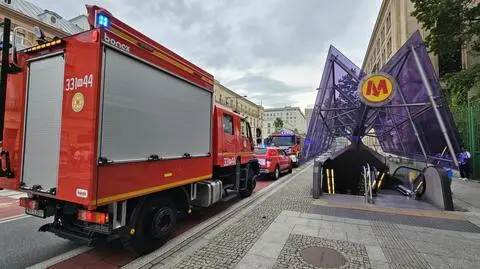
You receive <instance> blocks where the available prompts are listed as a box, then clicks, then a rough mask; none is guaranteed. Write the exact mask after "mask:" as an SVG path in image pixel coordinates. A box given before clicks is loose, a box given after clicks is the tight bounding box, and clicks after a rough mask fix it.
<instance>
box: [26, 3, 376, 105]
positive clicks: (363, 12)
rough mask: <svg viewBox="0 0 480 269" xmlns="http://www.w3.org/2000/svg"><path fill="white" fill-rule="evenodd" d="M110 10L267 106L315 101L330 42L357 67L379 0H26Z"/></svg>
mask: <svg viewBox="0 0 480 269" xmlns="http://www.w3.org/2000/svg"><path fill="white" fill-rule="evenodd" d="M30 1H31V2H33V3H35V4H36V5H38V6H39V7H42V8H45V9H48V10H52V11H55V12H57V13H58V14H60V15H61V16H62V17H64V18H66V19H69V18H72V17H75V16H77V15H79V14H84V13H85V6H84V5H85V3H90V4H96V5H99V6H103V7H104V8H106V9H107V10H109V11H110V12H111V13H112V14H113V15H114V16H116V17H118V18H119V19H121V20H123V21H124V22H126V23H127V24H129V25H131V26H133V27H134V28H136V29H137V30H139V31H141V32H143V33H145V34H146V35H148V36H150V37H152V38H153V39H154V40H156V41H158V42H159V43H161V44H163V45H165V46H166V47H168V48H170V49H172V50H173V51H175V52H177V53H178V54H180V55H182V56H184V57H186V58H187V59H189V60H190V61H192V62H193V63H195V64H197V65H199V66H201V67H202V68H204V69H206V70H207V71H208V72H210V73H212V74H213V75H214V76H215V78H216V79H217V80H219V81H220V82H221V83H222V84H224V85H226V86H227V87H229V88H230V89H232V90H234V91H236V92H238V93H240V94H243V95H247V96H248V98H249V99H251V100H252V101H254V102H257V103H262V104H263V105H264V106H265V107H267V108H268V107H277V106H285V105H295V106H300V107H302V108H304V107H305V106H307V105H309V104H313V102H314V100H315V96H316V91H315V89H316V88H317V87H318V84H319V82H320V79H321V74H322V70H323V66H324V64H325V57H326V54H327V51H328V47H329V45H330V44H333V45H334V46H335V47H337V48H338V49H339V50H340V51H342V52H343V53H344V54H345V55H346V56H347V57H349V58H350V59H352V60H353V61H354V62H355V63H357V65H359V66H361V64H362V60H363V56H364V54H365V51H366V48H367V45H368V41H369V38H370V35H371V32H372V30H373V26H374V23H375V19H376V16H377V14H378V11H379V9H380V4H381V0H261V1H258V0H136V1H132V0H87V1H80V0H63V1H59V0H30Z"/></svg>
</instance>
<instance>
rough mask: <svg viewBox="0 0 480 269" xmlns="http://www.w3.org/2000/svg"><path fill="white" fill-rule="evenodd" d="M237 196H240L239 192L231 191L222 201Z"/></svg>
mask: <svg viewBox="0 0 480 269" xmlns="http://www.w3.org/2000/svg"><path fill="white" fill-rule="evenodd" d="M236 197H238V192H231V193H229V194H228V195H226V196H225V197H223V198H222V202H228V201H230V200H232V199H234V198H236Z"/></svg>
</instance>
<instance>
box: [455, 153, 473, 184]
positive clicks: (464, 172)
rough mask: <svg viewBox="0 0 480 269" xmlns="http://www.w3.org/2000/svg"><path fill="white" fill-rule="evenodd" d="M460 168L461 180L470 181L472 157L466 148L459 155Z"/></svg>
mask: <svg viewBox="0 0 480 269" xmlns="http://www.w3.org/2000/svg"><path fill="white" fill-rule="evenodd" d="M458 159H459V164H460V165H459V166H460V167H459V168H460V178H461V179H462V180H463V181H465V180H469V179H470V162H471V155H470V152H468V151H467V150H466V149H465V148H464V147H462V151H461V152H460V155H459V158H458Z"/></svg>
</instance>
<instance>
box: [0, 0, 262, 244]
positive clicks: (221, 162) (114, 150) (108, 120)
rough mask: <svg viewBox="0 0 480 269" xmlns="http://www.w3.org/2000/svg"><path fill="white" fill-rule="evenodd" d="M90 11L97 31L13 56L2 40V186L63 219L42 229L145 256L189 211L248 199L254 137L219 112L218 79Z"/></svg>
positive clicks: (35, 209) (37, 210)
mask: <svg viewBox="0 0 480 269" xmlns="http://www.w3.org/2000/svg"><path fill="white" fill-rule="evenodd" d="M87 10H88V20H89V23H90V25H91V30H89V31H86V32H82V33H79V34H76V35H73V36H68V37H65V38H62V39H55V40H51V41H48V42H46V41H42V42H41V44H39V45H38V46H34V47H31V48H28V49H25V50H23V51H19V52H18V53H17V52H16V51H15V50H13V53H12V55H10V56H9V54H8V53H9V50H8V47H9V44H8V38H7V39H6V43H5V42H4V43H3V48H5V49H4V51H3V56H6V57H3V58H2V78H5V77H6V78H7V80H5V79H2V82H4V81H7V83H6V84H5V83H3V84H4V85H2V89H3V90H4V91H3V93H4V94H3V99H2V98H1V97H2V94H0V108H2V107H3V106H4V109H2V110H1V113H2V114H0V116H1V115H3V114H4V117H1V119H4V121H3V122H1V124H2V125H3V126H2V127H3V128H2V129H3V132H0V133H1V134H2V135H3V137H2V151H1V152H2V154H1V156H2V158H1V161H2V168H1V171H0V188H6V189H12V190H20V191H23V192H26V193H28V198H24V199H21V200H20V206H22V207H25V212H26V214H29V215H33V216H37V217H40V218H47V217H54V218H53V222H52V223H50V224H47V225H44V226H42V227H41V228H40V231H48V232H52V233H54V234H56V235H58V236H61V237H63V238H67V239H70V240H75V241H79V242H83V243H86V244H89V245H93V244H95V243H96V242H98V241H103V240H109V239H121V240H122V241H123V242H124V244H125V246H126V247H128V248H129V249H132V250H134V251H136V252H139V253H145V252H148V251H151V250H153V249H155V248H156V247H158V246H160V245H161V244H162V243H164V242H165V241H166V240H167V239H168V238H169V236H170V235H171V233H172V230H173V229H174V227H175V225H176V223H177V220H178V219H179V218H180V217H181V216H185V215H187V214H188V213H190V212H191V209H192V207H194V206H196V207H208V206H211V205H212V204H215V203H216V202H219V201H221V200H226V199H229V198H230V197H232V196H238V195H240V196H243V197H246V196H249V195H251V193H252V191H253V189H254V188H255V184H256V181H255V180H256V176H257V175H258V173H259V164H258V161H257V160H256V159H255V158H254V153H253V138H252V134H251V131H250V130H251V129H250V125H249V123H248V122H247V121H246V120H245V119H243V118H241V117H240V115H238V114H237V113H235V112H233V111H231V110H230V109H228V108H226V107H222V106H221V105H218V104H214V101H213V100H214V99H213V83H214V79H213V76H212V75H210V74H208V73H207V72H205V71H204V70H202V69H200V68H199V67H197V66H195V65H193V64H192V63H190V62H188V61H187V60H185V59H183V58H182V57H180V56H179V55H177V54H175V53H174V52H172V51H170V50H168V49H167V48H165V47H163V46H161V45H160V44H158V43H156V42H154V41H153V40H152V39H150V38H148V37H147V36H145V35H143V34H141V33H140V32H138V31H136V30H134V29H133V28H131V27H130V26H128V25H126V24H125V23H123V22H121V21H120V20H118V19H117V18H115V17H114V16H112V14H110V13H109V12H107V11H106V10H104V9H102V8H100V7H97V6H87ZM9 23H10V21H9V20H8V19H6V20H5V23H4V27H5V28H6V30H5V32H6V34H7V35H8V34H9V32H10V31H9V29H8V28H10V24H9ZM7 24H8V25H7Z"/></svg>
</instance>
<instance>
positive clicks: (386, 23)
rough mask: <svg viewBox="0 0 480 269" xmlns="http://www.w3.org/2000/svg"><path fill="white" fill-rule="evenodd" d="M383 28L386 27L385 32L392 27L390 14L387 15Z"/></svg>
mask: <svg viewBox="0 0 480 269" xmlns="http://www.w3.org/2000/svg"><path fill="white" fill-rule="evenodd" d="M385 26H386V27H387V32H388V30H390V27H392V18H391V16H390V12H388V13H387V18H386V19H385Z"/></svg>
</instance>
